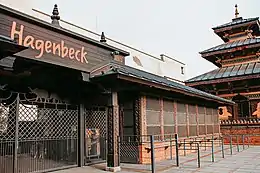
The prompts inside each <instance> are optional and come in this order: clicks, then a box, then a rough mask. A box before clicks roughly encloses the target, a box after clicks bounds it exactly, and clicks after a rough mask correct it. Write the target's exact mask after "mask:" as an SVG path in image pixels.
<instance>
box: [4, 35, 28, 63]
mask: <svg viewBox="0 0 260 173" xmlns="http://www.w3.org/2000/svg"><path fill="white" fill-rule="evenodd" d="M25 49H28V47H25V46H21V45H19V44H17V43H16V42H15V41H14V40H12V39H11V38H9V37H5V36H3V35H0V59H1V58H5V57H7V56H11V55H13V54H16V53H18V52H21V51H23V50H25Z"/></svg>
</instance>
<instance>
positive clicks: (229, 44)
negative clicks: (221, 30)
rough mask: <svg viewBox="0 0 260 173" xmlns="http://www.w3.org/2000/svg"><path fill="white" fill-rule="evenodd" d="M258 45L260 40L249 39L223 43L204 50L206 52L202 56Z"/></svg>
mask: <svg viewBox="0 0 260 173" xmlns="http://www.w3.org/2000/svg"><path fill="white" fill-rule="evenodd" d="M256 43H260V38H247V39H244V40H236V41H233V42H227V43H223V44H221V45H218V46H215V47H212V48H210V49H207V50H204V51H202V52H200V54H205V53H209V52H215V51H220V50H225V49H232V48H235V47H239V46H246V45H251V44H256Z"/></svg>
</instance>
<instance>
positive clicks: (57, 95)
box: [0, 5, 233, 173]
mask: <svg viewBox="0 0 260 173" xmlns="http://www.w3.org/2000/svg"><path fill="white" fill-rule="evenodd" d="M59 19H60V16H59V12H58V8H57V5H55V7H54V9H53V13H52V16H51V23H48V22H45V21H42V20H39V19H37V18H34V17H31V16H29V15H26V14H23V13H21V12H19V11H16V10H13V9H11V8H8V7H6V6H3V5H0V35H1V36H0V76H1V77H0V118H1V121H0V137H1V138H0V160H1V166H0V172H1V173H17V172H20V173H28V172H47V171H52V170H57V169H62V168H69V167H75V166H84V165H88V164H89V163H96V162H97V161H106V162H107V167H108V168H109V170H113V171H115V170H120V160H121V162H127V161H129V159H130V160H131V159H132V162H134V163H145V162H146V161H145V159H144V157H143V155H142V154H140V153H145V150H146V149H145V147H143V146H144V145H145V144H144V143H142V142H138V143H135V145H134V146H135V148H132V149H130V150H129V148H128V145H126V144H124V143H122V142H121V143H119V140H118V139H120V138H122V139H124V137H129V136H137V137H138V138H140V137H141V136H147V135H158V136H161V138H165V136H166V134H175V133H177V134H179V136H180V137H182V138H186V137H190V136H205V135H206V134H209V135H211V136H212V135H214V134H216V135H219V121H218V118H217V109H218V107H219V106H221V105H222V106H223V105H232V104H233V102H232V101H229V100H226V99H223V98H220V97H217V96H214V95H211V94H208V93H205V92H202V91H200V90H197V89H194V88H191V87H187V86H185V85H182V84H179V83H177V82H174V81H172V80H168V79H167V78H165V77H162V76H158V75H155V74H152V73H148V72H145V71H142V70H138V69H136V68H133V67H129V66H126V65H125V57H127V56H129V53H128V52H126V51H124V50H121V49H118V48H116V47H113V46H111V45H109V44H107V43H106V37H105V35H104V33H102V34H101V38H100V41H97V40H93V39H91V38H88V37H85V36H83V35H80V34H77V33H74V32H72V31H70V30H67V29H64V28H62V27H61V25H60V23H59ZM136 144H137V145H136ZM119 145H120V147H119ZM119 148H121V149H124V148H126V149H128V150H125V151H127V152H129V151H131V152H134V153H136V156H137V157H134V158H133V157H130V158H129V157H128V158H127V157H126V156H125V155H124V153H122V152H119ZM165 150H166V148H165ZM158 152H160V151H158ZM146 153H147V152H146ZM119 158H120V159H119ZM124 159H125V160H124ZM134 159H135V160H134ZM160 159H163V158H160Z"/></svg>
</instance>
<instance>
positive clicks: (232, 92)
mask: <svg viewBox="0 0 260 173" xmlns="http://www.w3.org/2000/svg"><path fill="white" fill-rule="evenodd" d="M212 29H213V31H214V33H215V34H217V35H218V36H219V37H220V38H221V39H222V40H223V42H224V43H223V44H220V45H218V46H215V47H212V48H210V49H207V50H204V51H202V52H200V54H201V56H202V57H203V58H205V59H206V60H208V61H209V62H211V63H213V64H214V65H216V66H217V67H218V68H216V69H215V70H213V71H210V72H207V73H204V74H202V75H199V76H196V77H194V78H191V79H189V80H187V81H185V84H186V85H188V86H191V87H194V88H197V89H200V90H203V91H206V92H208V93H211V94H215V95H217V96H220V97H222V98H226V99H229V100H232V101H234V102H235V103H236V105H235V106H231V107H220V108H219V116H220V119H221V120H225V121H226V122H227V121H229V123H230V121H231V120H232V121H233V122H236V123H235V124H243V123H247V124H248V123H249V124H250V123H252V124H258V125H260V122H258V118H260V79H259V78H260V37H259V36H260V23H259V18H258V17H255V18H247V19H244V18H242V17H240V16H239V12H238V8H237V5H235V17H234V18H233V19H232V21H231V22H228V23H226V24H223V25H220V26H216V27H214V28H212ZM223 122H224V121H222V124H223ZM227 124H228V123H227ZM231 124H234V123H231Z"/></svg>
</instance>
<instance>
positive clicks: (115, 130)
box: [107, 92, 121, 172]
mask: <svg viewBox="0 0 260 173" xmlns="http://www.w3.org/2000/svg"><path fill="white" fill-rule="evenodd" d="M107 128H108V129H107V138H108V139H107V150H108V151H107V152H108V153H107V168H108V170H109V171H112V172H117V171H120V170H121V169H120V166H119V156H118V153H119V152H118V136H119V106H118V93H117V92H112V93H111V95H110V97H109V101H108V121H107Z"/></svg>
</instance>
